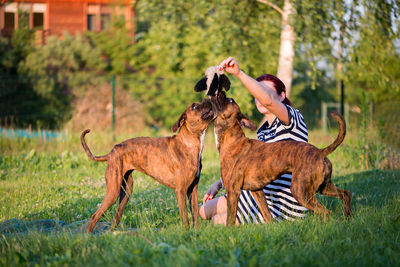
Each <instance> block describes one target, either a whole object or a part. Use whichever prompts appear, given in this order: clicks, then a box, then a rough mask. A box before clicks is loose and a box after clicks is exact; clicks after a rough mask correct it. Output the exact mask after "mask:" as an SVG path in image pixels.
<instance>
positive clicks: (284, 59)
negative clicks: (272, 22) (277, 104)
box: [277, 0, 296, 97]
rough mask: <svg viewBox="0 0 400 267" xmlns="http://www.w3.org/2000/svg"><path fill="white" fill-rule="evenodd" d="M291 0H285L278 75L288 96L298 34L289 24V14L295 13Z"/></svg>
mask: <svg viewBox="0 0 400 267" xmlns="http://www.w3.org/2000/svg"><path fill="white" fill-rule="evenodd" d="M293 12H294V9H293V4H292V2H291V0H285V2H284V6H283V12H282V31H281V46H280V50H279V64H278V72H277V76H278V78H279V79H281V80H282V81H283V83H284V84H285V86H286V96H287V97H289V96H290V92H291V88H292V80H293V59H294V42H295V40H296V34H295V32H294V28H293V27H292V26H291V25H289V21H288V19H289V16H290V15H291V14H293Z"/></svg>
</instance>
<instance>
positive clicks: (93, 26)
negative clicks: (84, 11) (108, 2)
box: [87, 14, 97, 31]
mask: <svg viewBox="0 0 400 267" xmlns="http://www.w3.org/2000/svg"><path fill="white" fill-rule="evenodd" d="M87 29H88V30H89V31H97V21H96V15H93V14H88V15H87Z"/></svg>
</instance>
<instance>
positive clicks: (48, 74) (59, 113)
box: [18, 33, 105, 128]
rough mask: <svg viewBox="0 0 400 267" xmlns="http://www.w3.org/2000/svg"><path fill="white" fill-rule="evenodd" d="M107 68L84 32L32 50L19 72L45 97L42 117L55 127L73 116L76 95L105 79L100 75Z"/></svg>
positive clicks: (39, 94)
mask: <svg viewBox="0 0 400 267" xmlns="http://www.w3.org/2000/svg"><path fill="white" fill-rule="evenodd" d="M104 68H105V63H104V61H103V60H102V58H101V53H100V50H99V49H96V48H95V47H93V46H91V45H90V43H89V42H88V41H87V40H86V39H85V38H84V37H83V36H82V35H77V36H75V37H72V36H70V35H69V34H67V33H65V34H64V35H63V38H62V40H58V39H57V38H56V37H51V38H49V40H48V43H47V45H45V46H43V47H39V48H38V49H37V50H35V51H34V52H32V53H30V54H29V55H28V56H27V57H26V59H25V60H24V61H23V62H22V63H21V64H20V65H19V68H18V74H19V76H20V77H24V78H25V79H26V80H27V83H28V84H30V86H31V87H32V89H33V91H34V92H35V93H36V94H37V95H38V96H39V97H40V98H42V99H43V100H45V105H44V106H43V109H42V116H43V117H44V118H46V119H48V122H49V124H48V126H50V127H52V128H55V127H61V126H62V125H63V124H64V123H65V122H66V121H67V120H68V119H69V118H70V113H71V108H72V107H71V101H72V99H73V97H74V96H75V95H79V94H81V93H82V91H83V90H85V88H86V87H88V86H90V85H93V84H98V83H101V82H102V79H101V76H100V75H99V74H100V72H101V71H104Z"/></svg>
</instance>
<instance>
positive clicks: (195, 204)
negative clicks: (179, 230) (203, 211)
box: [188, 185, 200, 228]
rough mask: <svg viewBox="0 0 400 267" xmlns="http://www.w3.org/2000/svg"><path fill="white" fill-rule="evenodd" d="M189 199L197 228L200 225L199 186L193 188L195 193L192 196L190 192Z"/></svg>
mask: <svg viewBox="0 0 400 267" xmlns="http://www.w3.org/2000/svg"><path fill="white" fill-rule="evenodd" d="M188 198H189V205H190V207H191V211H192V219H193V226H194V227H195V228H197V227H198V226H199V225H200V221H199V199H198V193H197V185H196V186H194V187H193V191H192V192H191V193H190V194H189V192H188Z"/></svg>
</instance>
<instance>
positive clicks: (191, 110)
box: [172, 99, 215, 133]
mask: <svg viewBox="0 0 400 267" xmlns="http://www.w3.org/2000/svg"><path fill="white" fill-rule="evenodd" d="M214 118H215V116H214V111H213V108H212V105H211V100H210V99H204V100H203V101H202V102H200V103H193V104H191V105H190V106H189V107H188V108H187V109H186V110H185V111H184V112H183V113H182V114H181V116H180V117H179V119H178V120H177V121H176V122H175V124H174V125H173V126H172V131H173V132H176V131H177V130H178V129H179V128H181V127H183V126H185V127H187V128H188V129H189V130H190V131H191V132H193V133H200V132H203V131H204V130H205V129H207V127H208V125H209V124H210V122H211V121H212V120H213V119H214Z"/></svg>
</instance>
